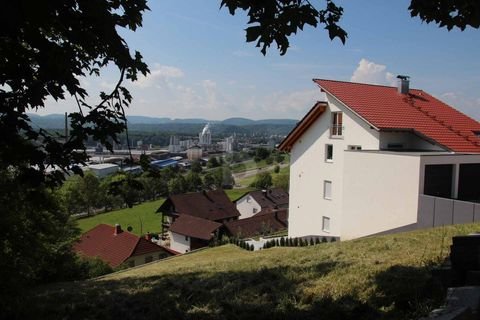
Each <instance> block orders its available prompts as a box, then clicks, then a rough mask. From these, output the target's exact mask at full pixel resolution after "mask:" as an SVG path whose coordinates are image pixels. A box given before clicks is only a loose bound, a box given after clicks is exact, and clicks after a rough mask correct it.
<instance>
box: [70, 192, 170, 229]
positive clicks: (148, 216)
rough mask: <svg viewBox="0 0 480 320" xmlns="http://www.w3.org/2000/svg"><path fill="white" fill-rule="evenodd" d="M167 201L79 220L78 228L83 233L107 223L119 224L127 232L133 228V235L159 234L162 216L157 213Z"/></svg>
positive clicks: (145, 203) (151, 202) (162, 200)
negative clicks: (129, 227)
mask: <svg viewBox="0 0 480 320" xmlns="http://www.w3.org/2000/svg"><path fill="white" fill-rule="evenodd" d="M164 201H165V199H159V200H155V201H150V202H144V203H142V204H139V205H136V206H134V207H133V208H126V209H120V210H116V211H111V212H107V213H100V214H97V215H95V216H93V217H88V218H82V219H78V220H77V221H78V227H79V228H80V229H81V230H82V233H83V232H85V231H88V230H90V229H92V228H93V227H95V226H97V225H99V224H101V223H105V224H108V225H112V226H113V225H115V224H116V223H119V224H120V225H121V226H122V229H124V230H127V227H128V226H131V227H132V228H133V230H132V233H134V234H136V235H143V234H145V233H147V231H148V232H150V233H158V232H160V231H161V217H162V216H161V214H160V213H155V211H157V209H158V208H159V207H160V206H161V205H162V203H163V202H164Z"/></svg>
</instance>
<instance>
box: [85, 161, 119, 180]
mask: <svg viewBox="0 0 480 320" xmlns="http://www.w3.org/2000/svg"><path fill="white" fill-rule="evenodd" d="M86 169H88V170H91V171H92V172H93V173H94V174H95V175H96V176H97V177H99V178H104V177H106V176H108V175H110V174H113V173H115V172H117V171H118V170H120V167H119V166H118V165H116V164H112V163H100V164H90V165H88V166H87V167H86Z"/></svg>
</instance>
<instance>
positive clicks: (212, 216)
mask: <svg viewBox="0 0 480 320" xmlns="http://www.w3.org/2000/svg"><path fill="white" fill-rule="evenodd" d="M170 210H173V211H174V212H175V213H176V214H179V215H182V214H188V215H191V216H195V217H198V218H202V219H207V220H212V221H220V220H223V219H229V218H235V217H238V216H240V212H238V210H237V208H236V207H235V205H234V204H233V203H232V202H231V201H230V199H229V198H228V196H227V194H226V193H225V191H223V190H221V189H219V190H212V191H208V192H195V193H186V194H178V195H172V196H170V197H168V199H167V200H166V201H165V202H164V203H163V204H162V205H161V206H160V208H158V210H157V212H163V213H167V214H168V213H170Z"/></svg>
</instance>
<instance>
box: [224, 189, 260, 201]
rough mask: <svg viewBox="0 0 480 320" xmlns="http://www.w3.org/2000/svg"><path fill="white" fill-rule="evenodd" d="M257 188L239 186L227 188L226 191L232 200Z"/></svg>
mask: <svg viewBox="0 0 480 320" xmlns="http://www.w3.org/2000/svg"><path fill="white" fill-rule="evenodd" d="M253 190H255V188H250V187H248V188H238V189H226V190H225V193H226V194H227V196H228V198H229V199H230V200H231V201H235V200H237V199H238V198H240V197H241V196H243V195H244V194H245V193H247V192H250V191H253Z"/></svg>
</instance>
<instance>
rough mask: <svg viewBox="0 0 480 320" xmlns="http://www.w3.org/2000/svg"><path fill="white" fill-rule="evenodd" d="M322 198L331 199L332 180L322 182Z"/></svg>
mask: <svg viewBox="0 0 480 320" xmlns="http://www.w3.org/2000/svg"><path fill="white" fill-rule="evenodd" d="M323 198H324V199H328V200H330V199H332V181H328V180H325V181H324V182H323Z"/></svg>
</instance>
